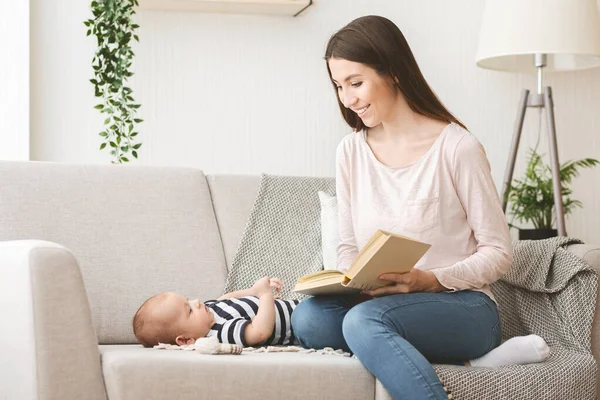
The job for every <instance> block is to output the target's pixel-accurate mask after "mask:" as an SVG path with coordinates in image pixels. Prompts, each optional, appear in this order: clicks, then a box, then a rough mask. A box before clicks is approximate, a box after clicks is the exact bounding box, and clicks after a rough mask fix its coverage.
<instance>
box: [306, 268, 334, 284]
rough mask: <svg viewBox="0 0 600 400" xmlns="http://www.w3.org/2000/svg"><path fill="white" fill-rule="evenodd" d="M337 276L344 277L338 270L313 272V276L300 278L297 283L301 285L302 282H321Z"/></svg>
mask: <svg viewBox="0 0 600 400" xmlns="http://www.w3.org/2000/svg"><path fill="white" fill-rule="evenodd" d="M336 275H343V273H342V272H341V271H336V270H323V271H317V272H313V273H312V274H308V275H304V276H301V277H299V278H298V280H297V282H299V283H301V282H310V281H316V280H321V279H324V278H328V277H330V276H336Z"/></svg>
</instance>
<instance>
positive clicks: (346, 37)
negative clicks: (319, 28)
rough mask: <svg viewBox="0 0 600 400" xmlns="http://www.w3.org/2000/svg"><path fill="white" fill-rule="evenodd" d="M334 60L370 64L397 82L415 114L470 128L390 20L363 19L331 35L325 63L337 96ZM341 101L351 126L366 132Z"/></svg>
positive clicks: (356, 116) (345, 117)
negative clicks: (430, 79) (448, 106)
mask: <svg viewBox="0 0 600 400" xmlns="http://www.w3.org/2000/svg"><path fill="white" fill-rule="evenodd" d="M330 58H341V59H344V60H348V61H354V62H358V63H361V64H365V65H368V66H369V67H371V68H373V69H374V70H375V71H377V73H378V74H379V75H381V76H388V77H391V78H393V79H394V80H395V82H396V86H397V87H398V89H400V92H401V93H402V94H403V95H404V98H405V99H406V102H407V103H408V105H409V107H410V108H411V110H413V111H414V112H416V113H419V114H421V115H425V116H427V117H430V118H433V119H435V120H438V121H444V122H448V123H450V122H454V123H456V124H458V125H460V126H462V127H463V128H465V129H467V128H466V127H465V125H464V124H463V123H462V122H460V121H459V120H458V118H456V117H455V116H454V115H452V113H450V111H448V109H446V107H445V106H444V105H443V104H442V102H441V101H440V99H438V97H437V96H436V94H435V93H434V92H433V90H431V88H430V87H429V84H428V83H427V81H426V80H425V78H424V77H423V74H422V73H421V70H420V69H419V65H418V64H417V61H416V60H415V57H414V55H413V53H412V51H411V49H410V47H409V46H408V43H407V42H406V39H405V38H404V35H403V34H402V32H401V31H400V29H399V28H398V27H397V26H396V25H395V24H394V23H393V22H392V21H390V20H389V19H387V18H384V17H380V16H376V15H369V16H365V17H360V18H357V19H355V20H354V21H352V22H350V23H349V24H348V25H346V26H345V27H343V28H342V29H340V30H339V31H337V32H336V33H334V34H333V36H331V38H330V39H329V42H328V43H327V49H326V51H325V61H326V63H327V72H328V73H329V78H330V79H331V82H332V84H333V86H334V89H335V90H336V93H337V87H336V86H337V85H336V84H335V83H334V82H333V78H332V77H331V70H330V69H329V63H328V61H329V59H330ZM337 99H338V105H339V107H340V110H341V112H342V116H343V117H344V120H346V122H347V123H348V125H350V127H352V129H354V130H355V131H357V132H358V131H361V130H363V129H365V128H366V126H365V125H364V124H363V122H362V120H361V119H360V118H359V117H358V115H356V113H355V112H353V111H352V110H349V109H347V108H346V107H344V105H343V104H342V102H341V101H340V98H339V96H338V97H337Z"/></svg>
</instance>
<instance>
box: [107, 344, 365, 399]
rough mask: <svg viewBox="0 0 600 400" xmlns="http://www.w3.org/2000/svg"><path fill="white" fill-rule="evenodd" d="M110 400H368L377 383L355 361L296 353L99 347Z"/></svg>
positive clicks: (346, 358)
mask: <svg viewBox="0 0 600 400" xmlns="http://www.w3.org/2000/svg"><path fill="white" fill-rule="evenodd" d="M100 352H101V355H102V369H103V372H104V382H105V384H106V390H107V393H108V397H109V398H110V399H111V400H133V399H144V400H155V399H156V400H159V399H160V400H162V399H178V400H188V399H189V400H192V399H193V400H196V399H200V398H202V399H220V400H234V399H246V400H253V399H256V400H270V399H273V400H280V399H286V400H296V399H297V400H306V399H344V400H353V399H356V400H364V399H372V398H373V397H374V393H375V379H374V377H373V376H372V375H371V374H370V373H369V372H368V371H367V370H366V369H365V368H364V367H363V366H362V364H361V363H360V362H359V361H358V360H357V359H354V358H349V357H341V356H334V355H331V356H329V355H316V354H299V353H258V354H255V353H249V354H246V353H242V354H241V355H203V354H197V353H196V352H193V351H181V350H156V349H144V348H142V347H141V346H132V345H129V346H118V345H117V346H116V345H112V346H100Z"/></svg>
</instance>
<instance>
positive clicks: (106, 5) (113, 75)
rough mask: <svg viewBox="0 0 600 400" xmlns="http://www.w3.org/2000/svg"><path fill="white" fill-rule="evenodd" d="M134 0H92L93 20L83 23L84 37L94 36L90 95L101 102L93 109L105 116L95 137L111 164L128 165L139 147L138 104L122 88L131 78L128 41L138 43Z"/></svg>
mask: <svg viewBox="0 0 600 400" xmlns="http://www.w3.org/2000/svg"><path fill="white" fill-rule="evenodd" d="M137 5H138V1H137V0H94V1H92V3H91V9H92V13H93V15H94V18H93V19H89V20H86V21H84V24H85V26H87V27H88V31H87V36H89V35H92V34H93V35H94V36H96V39H97V42H98V48H97V50H96V54H95V55H94V59H93V60H92V68H93V69H94V78H93V79H90V82H92V84H93V85H94V94H95V96H96V97H100V98H102V103H100V104H98V105H96V106H95V107H94V108H95V109H97V110H99V111H100V112H101V113H103V114H106V119H105V120H104V130H103V131H102V132H100V133H99V135H100V136H101V137H102V141H103V143H102V144H101V145H100V150H103V149H105V148H107V149H108V150H110V154H111V155H112V156H113V157H114V159H113V161H112V163H113V164H121V163H123V162H129V158H128V156H129V154H130V153H131V155H132V156H133V157H135V158H138V149H139V148H140V147H141V146H142V143H135V141H136V136H137V135H138V132H136V131H135V126H136V125H135V124H137V123H140V122H142V121H143V120H142V119H140V118H136V113H137V111H138V109H139V108H140V104H136V103H135V100H134V99H133V90H131V88H129V87H127V86H126V83H127V80H128V79H129V78H130V77H131V76H133V72H131V71H130V68H131V64H132V63H133V57H134V56H135V54H134V53H133V50H132V49H131V46H130V43H131V41H132V40H136V41H138V42H139V37H138V36H137V35H136V34H135V31H136V29H138V28H139V25H137V24H135V23H134V22H133V20H132V17H133V15H135V7H136V6H137Z"/></svg>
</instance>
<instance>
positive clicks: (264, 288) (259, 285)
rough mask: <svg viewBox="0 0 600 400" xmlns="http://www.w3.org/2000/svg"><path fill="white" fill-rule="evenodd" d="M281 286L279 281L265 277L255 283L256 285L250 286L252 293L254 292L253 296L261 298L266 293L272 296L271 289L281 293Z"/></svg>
mask: <svg viewBox="0 0 600 400" xmlns="http://www.w3.org/2000/svg"><path fill="white" fill-rule="evenodd" d="M281 286H283V283H282V282H281V279H279V278H269V277H268V276H265V277H264V278H261V279H259V280H257V281H256V283H255V284H254V285H253V286H252V291H253V292H254V295H255V296H261V295H263V294H266V293H271V294H273V289H275V291H276V292H277V293H279V292H281ZM276 297H279V296H276Z"/></svg>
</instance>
